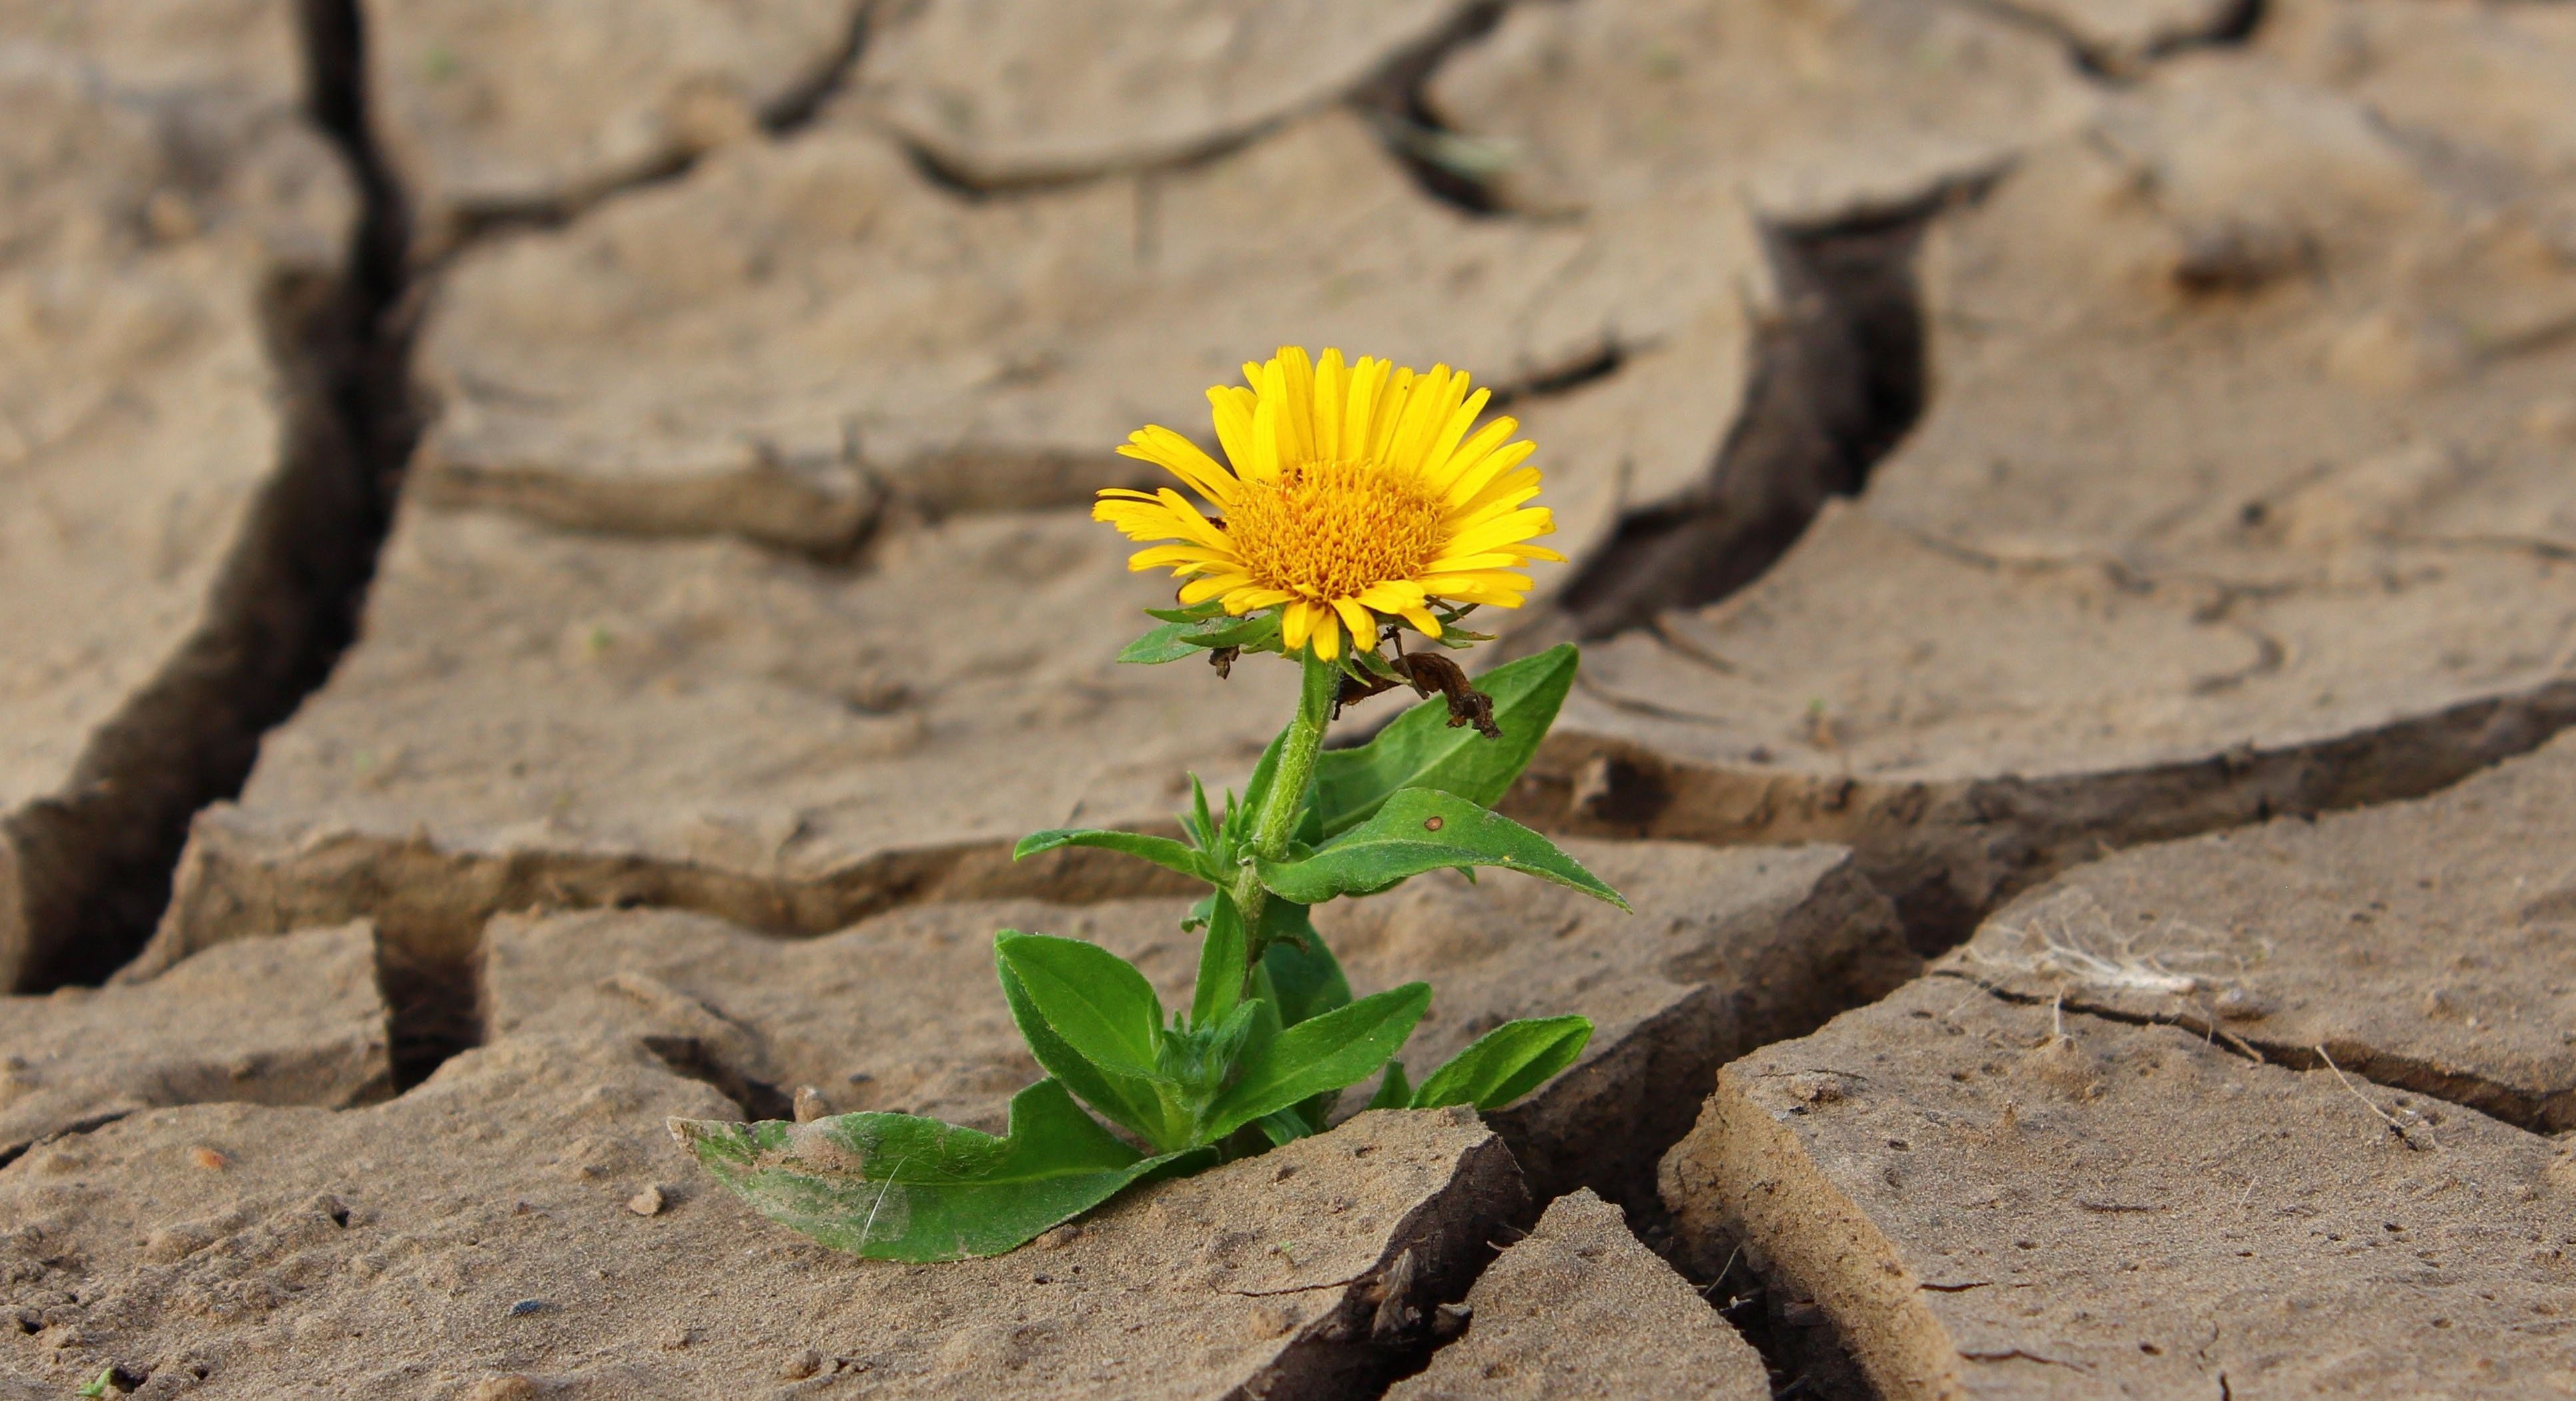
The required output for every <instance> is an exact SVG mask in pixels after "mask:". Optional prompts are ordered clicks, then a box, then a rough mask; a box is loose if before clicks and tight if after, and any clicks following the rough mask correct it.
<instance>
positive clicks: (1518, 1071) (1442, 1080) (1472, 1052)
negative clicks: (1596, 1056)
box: [1413, 1017, 1592, 1109]
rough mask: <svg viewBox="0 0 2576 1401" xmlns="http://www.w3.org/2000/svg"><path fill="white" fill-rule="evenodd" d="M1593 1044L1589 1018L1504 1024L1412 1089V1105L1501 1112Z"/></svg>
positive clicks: (1416, 1106) (1486, 1034)
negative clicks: (1462, 1107)
mask: <svg viewBox="0 0 2576 1401" xmlns="http://www.w3.org/2000/svg"><path fill="white" fill-rule="evenodd" d="M1591 1040H1592V1019H1591V1018H1589V1017H1547V1018H1544V1019H1542V1020H1538V1021H1518V1022H1505V1023H1503V1024H1502V1025H1501V1026H1498V1027H1495V1028H1494V1029H1493V1030H1491V1031H1489V1032H1486V1033H1485V1034H1484V1035H1482V1036H1479V1037H1477V1038H1476V1044H1474V1045H1472V1046H1469V1047H1468V1048H1467V1049H1465V1050H1463V1051H1460V1052H1459V1053H1458V1055H1457V1058H1456V1059H1454V1060H1452V1061H1450V1062H1449V1063H1448V1064H1447V1065H1444V1066H1442V1067H1440V1068H1439V1069H1438V1070H1435V1071H1433V1072H1431V1078H1430V1079H1428V1080H1425V1081H1423V1082H1422V1088H1421V1089H1419V1090H1416V1091H1414V1094H1413V1107H1414V1108H1416V1109H1438V1108H1441V1107H1442V1106H1444V1105H1451V1104H1472V1105H1474V1106H1476V1107H1477V1108H1478V1109H1500V1108H1502V1107H1503V1106H1504V1105H1506V1104H1509V1103H1511V1102H1512V1101H1513V1100H1516V1099H1519V1098H1520V1097H1521V1096H1522V1095H1525V1094H1528V1093H1529V1092H1530V1091H1532V1090H1535V1089H1537V1088H1538V1087H1539V1086H1541V1085H1544V1084H1546V1083H1547V1082H1548V1080H1549V1079H1550V1078H1552V1077H1553V1076H1554V1075H1555V1074H1556V1073H1557V1072H1558V1071H1560V1070H1563V1069H1565V1068H1566V1067H1567V1066H1569V1065H1572V1064H1574V1060H1575V1057H1577V1056H1580V1055H1582V1054H1583V1048H1584V1047H1585V1046H1586V1045H1588V1044H1590V1043H1591Z"/></svg>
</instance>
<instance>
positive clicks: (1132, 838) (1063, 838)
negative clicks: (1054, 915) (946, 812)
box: [1011, 827, 1217, 884]
mask: <svg viewBox="0 0 2576 1401" xmlns="http://www.w3.org/2000/svg"><path fill="white" fill-rule="evenodd" d="M1060 846H1096V847H1101V848H1103V849H1105V850H1109V851H1123V852H1125V853H1127V854H1128V855H1130V856H1135V857H1141V858H1143V859H1144V860H1147V861H1151V862H1153V863H1154V864H1155V865H1157V866H1166V867H1169V868H1171V869H1172V870H1175V871H1178V872H1180V873H1181V874H1182V875H1185V876H1196V877H1197V878H1198V879H1200V880H1203V881H1207V882H1208V883H1210V884H1215V883H1217V876H1216V874H1215V868H1214V867H1212V866H1210V865H1209V864H1208V860H1207V858H1206V857H1205V856H1202V855H1200V854H1199V852H1198V851H1197V850H1196V849H1194V848H1192V847H1191V846H1190V845H1189V843H1187V842H1176V841H1173V840H1172V839H1171V838H1169V837H1149V836H1147V835H1145V834H1144V833H1142V832H1096V831H1092V830H1090V829H1088V828H1081V827H1057V828H1054V829H1052V830H1049V831H1044V832H1031V833H1030V834H1029V835H1027V836H1025V837H1022V838H1020V844H1019V845H1018V846H1015V847H1013V848H1011V859H1012V860H1014V861H1020V860H1025V859H1027V858H1029V857H1032V856H1035V855H1037V854H1038V853H1039V852H1042V851H1053V850H1055V849H1056V848H1057V847H1060Z"/></svg>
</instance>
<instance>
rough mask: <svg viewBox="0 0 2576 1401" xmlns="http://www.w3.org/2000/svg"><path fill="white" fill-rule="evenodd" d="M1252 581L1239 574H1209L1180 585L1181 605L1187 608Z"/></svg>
mask: <svg viewBox="0 0 2576 1401" xmlns="http://www.w3.org/2000/svg"><path fill="white" fill-rule="evenodd" d="M1251 582H1252V581H1251V580H1250V579H1248V578H1246V577H1244V576H1243V575H1241V574H1211V575H1209V576H1207V577H1206V578H1204V579H1192V580H1191V581H1189V582H1188V583H1186V584H1183V585H1181V606H1182V607H1183V608H1188V607H1190V606H1192V605H1194V604H1200V603H1205V602H1207V601H1208V600H1209V599H1211V598H1214V597H1216V596H1217V595H1218V594H1221V593H1224V592H1226V591H1227V590H1229V589H1239V588H1242V587H1243V586H1244V585H1246V584H1248V583H1251Z"/></svg>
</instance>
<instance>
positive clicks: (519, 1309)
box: [510, 1299, 546, 1318]
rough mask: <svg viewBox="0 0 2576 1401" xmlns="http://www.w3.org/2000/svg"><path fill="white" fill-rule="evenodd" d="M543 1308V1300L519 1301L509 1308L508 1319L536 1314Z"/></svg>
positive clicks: (544, 1304)
mask: <svg viewBox="0 0 2576 1401" xmlns="http://www.w3.org/2000/svg"><path fill="white" fill-rule="evenodd" d="M545 1306H546V1301H545V1300H543V1299H521V1300H520V1301H519V1302H517V1303H515V1304H512V1305H511V1306H510V1317H512V1318H521V1317H524V1316H526V1315H528V1314H532V1313H536V1312H538V1311H540V1310H542V1309H544V1308H545Z"/></svg>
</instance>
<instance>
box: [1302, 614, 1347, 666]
mask: <svg viewBox="0 0 2576 1401" xmlns="http://www.w3.org/2000/svg"><path fill="white" fill-rule="evenodd" d="M1307 607H1309V608H1312V609H1314V610H1315V639H1314V640H1315V657H1316V659H1317V660H1318V661H1327V662H1329V661H1331V660H1332V659H1334V658H1335V657H1338V656H1340V655H1341V654H1342V628H1341V624H1340V623H1338V622H1336V621H1335V620H1334V617H1333V610H1332V609H1330V608H1327V607H1325V606H1324V605H1323V604H1320V603H1310V604H1308V605H1307Z"/></svg>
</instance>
